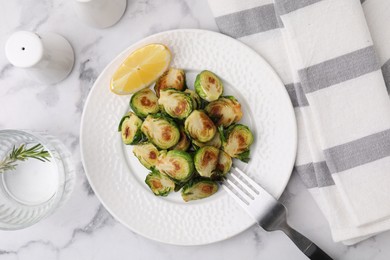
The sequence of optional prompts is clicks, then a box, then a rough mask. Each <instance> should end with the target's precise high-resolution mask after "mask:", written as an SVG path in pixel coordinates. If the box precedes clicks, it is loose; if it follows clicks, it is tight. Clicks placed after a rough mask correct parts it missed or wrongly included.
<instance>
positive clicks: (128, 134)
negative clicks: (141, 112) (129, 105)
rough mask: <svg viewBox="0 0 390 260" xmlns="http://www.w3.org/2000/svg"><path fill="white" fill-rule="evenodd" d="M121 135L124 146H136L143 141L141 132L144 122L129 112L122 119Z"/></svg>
mask: <svg viewBox="0 0 390 260" xmlns="http://www.w3.org/2000/svg"><path fill="white" fill-rule="evenodd" d="M121 122H122V123H121V124H120V127H121V135H122V141H123V143H124V144H136V143H139V142H140V141H142V140H143V135H142V131H141V125H142V120H141V119H140V118H139V117H138V116H136V115H135V114H134V113H132V112H129V113H128V114H127V115H126V116H125V117H124V119H123V118H122V121H121Z"/></svg>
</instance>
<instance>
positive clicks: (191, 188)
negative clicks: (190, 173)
mask: <svg viewBox="0 0 390 260" xmlns="http://www.w3.org/2000/svg"><path fill="white" fill-rule="evenodd" d="M217 191H218V184H217V183H216V182H214V181H211V180H207V179H198V180H194V181H192V182H189V183H187V184H186V185H184V187H183V189H182V190H181V197H182V198H183V200H184V201H185V202H188V201H190V200H198V199H204V198H207V197H210V196H211V195H213V194H214V193H216V192H217Z"/></svg>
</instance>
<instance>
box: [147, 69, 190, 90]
mask: <svg viewBox="0 0 390 260" xmlns="http://www.w3.org/2000/svg"><path fill="white" fill-rule="evenodd" d="M169 88H173V89H177V90H179V91H183V90H184V89H185V88H186V77H185V74H184V70H182V69H176V68H170V69H169V70H167V71H166V72H165V73H164V74H163V75H162V76H161V77H160V78H159V79H158V80H157V82H156V84H155V85H154V90H155V91H156V94H157V97H160V92H161V90H164V89H169Z"/></svg>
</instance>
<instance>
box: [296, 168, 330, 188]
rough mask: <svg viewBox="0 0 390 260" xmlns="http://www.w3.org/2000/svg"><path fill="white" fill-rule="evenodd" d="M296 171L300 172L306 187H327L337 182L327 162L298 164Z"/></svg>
mask: <svg viewBox="0 0 390 260" xmlns="http://www.w3.org/2000/svg"><path fill="white" fill-rule="evenodd" d="M294 171H296V172H297V173H298V174H299V176H300V177H301V179H302V181H303V183H304V184H305V186H306V188H309V189H310V188H315V187H327V186H331V185H334V184H335V183H334V181H333V178H332V175H331V174H330V172H329V169H328V166H327V165H326V162H316V163H308V164H304V165H297V166H295V168H294Z"/></svg>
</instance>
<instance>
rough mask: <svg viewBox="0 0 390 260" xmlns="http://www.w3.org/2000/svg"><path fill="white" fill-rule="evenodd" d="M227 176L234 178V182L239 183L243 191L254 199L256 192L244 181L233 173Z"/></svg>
mask: <svg viewBox="0 0 390 260" xmlns="http://www.w3.org/2000/svg"><path fill="white" fill-rule="evenodd" d="M228 178H232V179H234V180H235V181H236V182H238V183H239V184H240V186H241V187H242V190H243V192H245V193H248V195H249V196H250V197H251V199H255V198H256V196H257V194H256V192H254V191H253V190H252V189H251V188H250V187H249V186H248V185H247V184H246V183H245V182H243V181H242V180H241V179H240V178H239V177H237V176H236V175H234V174H229V176H228Z"/></svg>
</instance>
